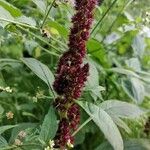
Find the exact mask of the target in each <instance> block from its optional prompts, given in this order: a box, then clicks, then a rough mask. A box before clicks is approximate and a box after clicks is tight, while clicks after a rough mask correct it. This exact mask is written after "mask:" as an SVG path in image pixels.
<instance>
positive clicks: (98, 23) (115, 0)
mask: <svg viewBox="0 0 150 150" xmlns="http://www.w3.org/2000/svg"><path fill="white" fill-rule="evenodd" d="M116 2H117V0H114V1H113V2H112V4H111V5H110V6H109V8H108V9H107V10H106V12H105V13H104V15H103V16H102V17H101V18H100V20H99V21H98V22H97V24H96V25H95V27H94V28H93V30H92V31H91V35H92V34H93V33H94V31H95V30H96V28H97V27H98V26H99V25H100V23H101V22H102V21H103V19H104V18H105V17H106V15H107V14H108V12H109V11H110V10H111V8H112V7H113V6H114V5H115V3H116Z"/></svg>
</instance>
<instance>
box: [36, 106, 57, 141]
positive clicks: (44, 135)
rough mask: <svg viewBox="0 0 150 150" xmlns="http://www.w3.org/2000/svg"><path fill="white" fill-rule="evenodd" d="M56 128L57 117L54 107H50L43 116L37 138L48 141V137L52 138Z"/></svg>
mask: <svg viewBox="0 0 150 150" xmlns="http://www.w3.org/2000/svg"><path fill="white" fill-rule="evenodd" d="M57 128H58V125H57V118H56V115H55V111H54V109H53V108H52V107H51V108H50V109H49V111H48V114H47V115H46V116H45V118H44V121H43V124H42V127H41V132H40V135H39V139H40V140H42V141H44V142H48V141H49V140H50V139H52V138H54V136H55V134H56V131H57Z"/></svg>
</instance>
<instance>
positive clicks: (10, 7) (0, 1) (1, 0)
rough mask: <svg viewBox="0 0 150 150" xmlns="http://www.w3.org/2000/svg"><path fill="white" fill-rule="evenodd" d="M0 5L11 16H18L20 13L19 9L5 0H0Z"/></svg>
mask: <svg viewBox="0 0 150 150" xmlns="http://www.w3.org/2000/svg"><path fill="white" fill-rule="evenodd" d="M0 6H2V7H3V8H5V9H6V10H7V11H9V13H10V14H11V15H12V16H13V17H19V16H21V15H22V13H21V11H20V10H19V9H18V8H16V7H14V6H13V5H11V4H10V3H8V2H6V1H5V0H0Z"/></svg>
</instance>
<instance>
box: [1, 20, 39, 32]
mask: <svg viewBox="0 0 150 150" xmlns="http://www.w3.org/2000/svg"><path fill="white" fill-rule="evenodd" d="M0 20H1V21H5V22H10V23H13V24H16V25H20V26H24V27H28V28H31V29H35V30H38V28H37V27H35V26H30V25H28V24H25V23H21V22H17V21H14V20H9V19H5V18H0Z"/></svg>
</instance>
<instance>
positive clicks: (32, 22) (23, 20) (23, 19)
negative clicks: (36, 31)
mask: <svg viewBox="0 0 150 150" xmlns="http://www.w3.org/2000/svg"><path fill="white" fill-rule="evenodd" d="M16 21H18V22H21V23H25V24H28V25H31V26H36V22H35V20H34V19H33V18H31V17H26V16H21V17H19V18H17V19H16Z"/></svg>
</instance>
